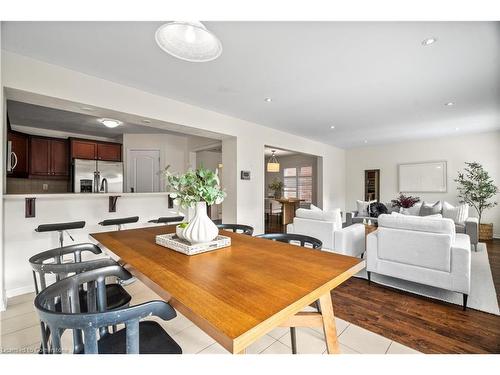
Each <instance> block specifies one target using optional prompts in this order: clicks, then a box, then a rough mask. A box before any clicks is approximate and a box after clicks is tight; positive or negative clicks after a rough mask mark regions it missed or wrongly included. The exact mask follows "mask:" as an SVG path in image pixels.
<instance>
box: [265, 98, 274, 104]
mask: <svg viewBox="0 0 500 375" xmlns="http://www.w3.org/2000/svg"><path fill="white" fill-rule="evenodd" d="M264 101H265V102H268V103H270V102H272V101H273V100H272V99H271V98H265V99H264Z"/></svg>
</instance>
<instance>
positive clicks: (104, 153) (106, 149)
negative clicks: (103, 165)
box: [70, 138, 122, 161]
mask: <svg viewBox="0 0 500 375" xmlns="http://www.w3.org/2000/svg"><path fill="white" fill-rule="evenodd" d="M70 148H71V159H90V160H103V161H122V145H121V144H120V143H111V142H99V141H93V140H90V139H78V138H71V139H70Z"/></svg>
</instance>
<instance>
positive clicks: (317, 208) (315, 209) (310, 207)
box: [309, 203, 323, 211]
mask: <svg viewBox="0 0 500 375" xmlns="http://www.w3.org/2000/svg"><path fill="white" fill-rule="evenodd" d="M309 209H310V210H311V211H323V210H322V209H321V208H319V207H316V206H315V205H314V204H312V203H311V206H309Z"/></svg>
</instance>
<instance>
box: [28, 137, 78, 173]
mask: <svg viewBox="0 0 500 375" xmlns="http://www.w3.org/2000/svg"><path fill="white" fill-rule="evenodd" d="M29 142H30V144H29V155H30V157H29V176H30V177H33V178H62V179H67V178H68V177H69V151H68V142H67V141H66V140H64V139H58V138H46V137H36V136H31V137H30V140H29Z"/></svg>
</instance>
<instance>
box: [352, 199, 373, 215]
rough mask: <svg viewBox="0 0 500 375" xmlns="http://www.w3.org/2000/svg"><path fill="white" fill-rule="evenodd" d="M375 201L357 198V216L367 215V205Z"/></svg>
mask: <svg viewBox="0 0 500 375" xmlns="http://www.w3.org/2000/svg"><path fill="white" fill-rule="evenodd" d="M375 202H376V200H375V201H360V200H357V201H356V206H357V208H358V216H360V217H367V216H369V215H368V205H369V204H370V203H375Z"/></svg>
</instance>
